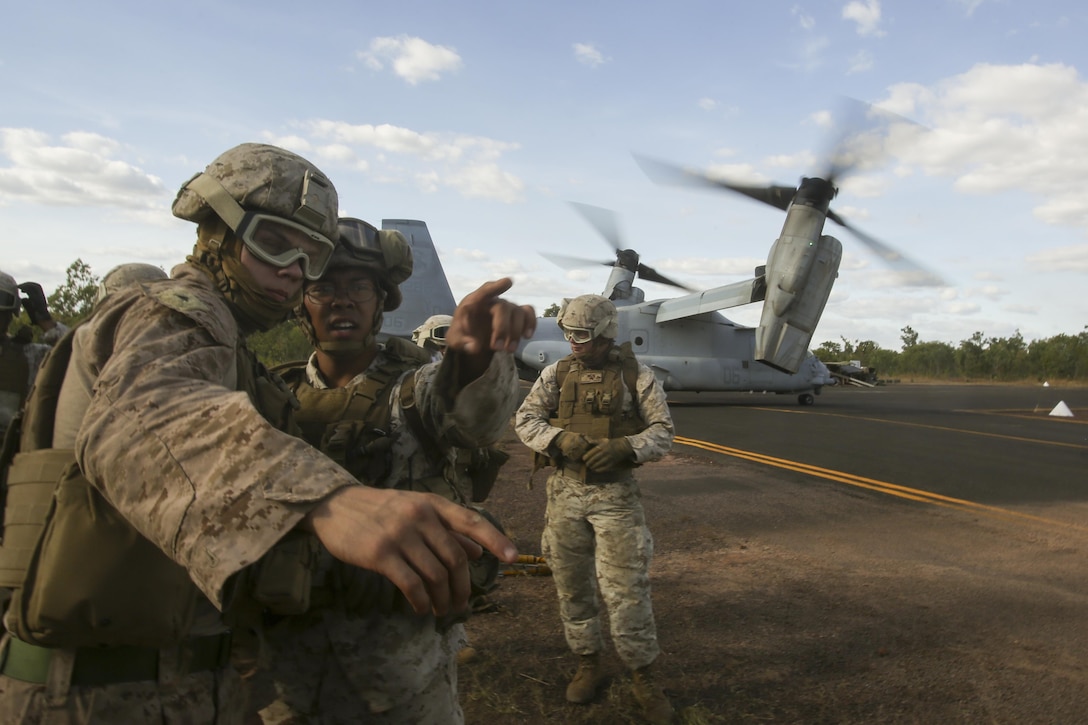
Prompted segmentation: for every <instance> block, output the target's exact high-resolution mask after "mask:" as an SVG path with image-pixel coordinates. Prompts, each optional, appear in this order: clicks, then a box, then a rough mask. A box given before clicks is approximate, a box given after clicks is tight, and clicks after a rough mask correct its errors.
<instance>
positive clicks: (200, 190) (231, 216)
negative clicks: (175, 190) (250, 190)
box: [187, 174, 246, 232]
mask: <svg viewBox="0 0 1088 725" xmlns="http://www.w3.org/2000/svg"><path fill="white" fill-rule="evenodd" d="M187 188H189V189H192V190H193V191H195V192H196V193H197V194H200V196H201V197H203V199H204V201H206V202H208V206H210V207H211V208H212V209H213V210H214V211H215V213H216V214H218V215H219V218H220V219H222V220H223V221H224V222H226V224H227V226H228V227H230V228H231V230H232V231H235V232H236V231H238V226H239V225H240V224H241V223H242V219H243V218H244V217H245V215H246V210H245V209H243V208H242V205H241V204H239V203H238V202H237V201H235V200H234V197H233V196H231V195H230V192H229V191H227V190H226V188H225V187H224V186H223V185H222V184H220V183H219V180H218V179H216V178H215V177H213V176H209V175H208V174H200V175H199V176H197V177H196V178H195V179H193V180H192V181H190V182H189V184H188V186H187Z"/></svg>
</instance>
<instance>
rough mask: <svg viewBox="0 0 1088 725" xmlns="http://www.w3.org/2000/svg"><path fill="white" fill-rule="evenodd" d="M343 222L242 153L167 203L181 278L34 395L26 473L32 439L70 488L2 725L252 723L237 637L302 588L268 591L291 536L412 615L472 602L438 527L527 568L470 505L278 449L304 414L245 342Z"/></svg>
mask: <svg viewBox="0 0 1088 725" xmlns="http://www.w3.org/2000/svg"><path fill="white" fill-rule="evenodd" d="M336 211H337V197H336V192H335V189H333V187H332V185H331V184H330V183H329V181H328V180H327V179H326V178H325V177H324V175H323V174H321V172H320V171H319V170H318V169H317V168H316V167H314V166H313V165H312V164H310V163H309V162H308V161H306V160H305V159H302V158H301V157H298V156H296V155H294V154H291V153H289V152H286V151H284V150H282V149H278V148H275V147H271V146H265V145H259V144H243V145H241V146H238V147H236V148H234V149H231V150H229V151H227V152H226V153H224V154H222V155H221V156H220V157H219V158H218V159H216V161H215V162H213V164H212V165H210V166H209V167H208V169H207V170H206V171H205V172H204V173H203V174H198V175H196V176H194V177H193V179H191V180H190V181H189V182H188V183H187V184H186V185H185V186H183V187H182V189H181V191H180V192H179V194H178V198H177V199H176V200H175V203H174V213H175V215H177V216H179V217H181V218H184V219H189V220H192V221H195V222H197V224H198V227H197V243H196V247H195V250H194V254H193V255H192V256H191V257H189V259H188V261H187V263H186V264H183V265H180V266H178V267H176V268H175V269H174V270H173V273H172V274H173V279H170V280H162V281H157V282H151V283H147V284H142V285H136V286H132V287H129V288H126V289H123V290H120V291H117V292H115V293H114V294H112V295H110V296H109V297H108V298H106V299H105V300H104V301H103V302H102V304H101V305H100V306H98V307H97V308H96V309H95V311H94V312H93V314H92V316H91V317H90V319H89V320H88V321H86V322H85V323H84V324H83V325H82V326H81V327H79V328H78V329H77V330H76V331H75V332H74V333H73V335H72V336H71V337H70V338H68V339H69V340H71V345H70V347H69V348H68V353H69V354H70V361H68V362H67V363H65V364H66V368H64V367H61V368H60V369H61V371H62V375H63V377H62V379H63V385H61V386H60V390H59V400H58V402H57V403H56V405H55V406H54V407H53V408H49V409H48V410H47V409H46V408H47V406H45V405H44V404H41V405H37V404H36V402H37V401H36V400H35V395H37V392H35V394H33V395H32V396H31V400H30V401H29V402H28V406H27V410H28V418H27V421H26V424H25V425H24V436H23V444H24V445H23V446H22V452H21V453H20V456H23V455H34V454H36V453H38V452H39V451H38V450H32V449H33V448H34V446H31V445H27V444H28V442H36V443H37V444H39V446H41V447H43V448H45V449H46V450H45V451H44V452H46V453H59V454H61V456H62V457H63V456H64V455H70V456H71V457H72V458H73V459H74V461H75V462H77V463H78V466H67V467H65V468H64V471H63V473H62V474H61V476H60V483H59V485H57V489H56V490H57V492H58V493H57V495H56V497H55V498H54V506H53V509H51V510H50V513H49V518H48V521H47V522H41V523H39V527H40V526H41V525H43V524H44V525H45V533H44V535H43V536H41V537H40V539H38V546H37V548H36V549H35V551H34V564H33V566H29V568H27V570H26V573H25V578H24V579H23V580H22V581H21V583H20V584H19V585H18V588H16V590H15V592H14V600H13V603H12V605H11V606H10V607H9V608H8V611H7V613H6V615H5V618H4V624H5V626H6V628H7V630H8V634H7V635H5V637H4V640H3V642H2V643H0V646H2V651H0V658H2V660H3V664H2V666H0V673H2V676H0V722H4V723H44V722H117V723H121V722H123V723H240V722H243V719H244V718H245V712H246V708H247V702H246V691H245V688H244V686H243V683H242V680H241V677H240V673H239V671H238V670H237V669H236V668H235V667H234V666H233V665H232V664H230V663H229V662H228V660H229V659H231V658H232V656H235V655H239V654H246V655H247V656H248V655H249V654H250V653H249V652H248V651H243V650H242V649H241V648H239V647H238V646H237V645H238V644H239V642H238V640H239V638H240V637H241V636H242V635H243V634H245V633H247V632H248V631H249V628H250V627H252V626H255V625H256V623H257V622H258V621H259V620H258V618H257V617H256V616H250V615H251V614H252V613H253V612H256V611H257V610H258V609H259V607H260V606H265V602H266V600H267V601H275V600H274V598H272V597H267V596H265V595H267V591H266V590H267V589H269V587H268V586H262V584H263V583H264V582H266V581H267V580H268V579H269V578H271V585H273V586H272V587H271V589H273V590H274V589H275V588H276V586H280V585H285V584H286V585H290V583H291V582H284V581H282V577H280V576H277V575H272V576H271V577H269V576H267V575H266V574H267V572H269V571H271V572H273V573H274V574H278V573H281V572H282V569H283V568H282V567H280V568H279V569H277V568H276V567H275V566H272V564H275V563H276V562H280V561H282V559H283V557H282V556H280V555H279V553H281V552H284V551H286V552H288V553H290V552H291V551H292V548H291V547H290V546H288V544H291V543H293V541H294V540H295V539H298V538H303V539H308V538H312V537H313V536H314V535H316V538H317V539H320V540H321V541H322V542H324V543H326V545H327V546H329V547H330V548H331V549H332V550H333V551H335V552H336V554H337V555H338V556H339V557H341V558H344V559H346V560H349V561H351V562H352V563H353V564H356V565H359V566H365V567H370V568H374V569H377V570H379V571H384V572H387V573H388V574H389V576H391V577H393V578H394V579H395V580H396V581H397V582H398V585H399V586H401V587H402V588H403V589H404V590H405V591H406V593H407V594H408V596H409V598H410V600H411V601H412V603H413V606H415V607H416V608H419V609H428V608H431V607H434V608H435V609H436V610H438V611H446V610H447V609H448V608H449V607H455V608H461V607H463V606H465V605H466V603H467V598H468V592H467V590H468V586H467V580H468V572H467V566H465V561H466V558H467V556H469V555H470V554H473V553H475V551H476V549H475V547H471V546H470V547H469V548H468V551H466V550H465V548H464V546H463V544H462V543H461V542H460V541H458V540H456V539H454V538H453V537H452V536H450V532H449V531H448V530H447V529H446V528H444V527H443V525H442V523H440V522H439V520H438V516H439V512H441V515H442V516H444V517H450V526H449V528H452V529H454V530H456V531H460V532H462V533H465V534H467V535H470V536H472V537H474V538H475V539H476V540H477V541H481V542H485V543H486V544H487V545H488V546H489V547H492V548H493V550H494V551H496V553H497V554H500V555H501V556H502V557H503V558H506V559H509V558H510V557H511V556H513V555H514V554H513V552H512V551H511V549H512V547H510V546H509V542H508V541H507V540H506V539H505V537H502V536H501V535H499V534H498V532H495V531H493V530H492V529H491V527H489V526H487V525H486V524H483V523H480V522H477V521H475V520H472V519H471V518H470V517H464V518H461V519H458V517H459V516H461V514H460V511H461V510H460V509H459V508H458V507H453V506H450V507H447V506H446V505H445V502H443V501H441V500H440V499H437V497H434V498H433V500H432V499H426V498H425V497H420V496H417V497H415V498H412V499H409V498H408V497H409V496H411V494H400V493H399V492H376V491H373V490H370V489H365V488H364V487H361V486H358V485H356V482H355V480H354V479H353V478H352V477H351V476H349V475H348V474H347V473H346V472H345V471H344V470H343V469H342V468H340V467H339V466H338V465H336V464H335V463H334V462H333V461H331V460H330V459H328V458H327V457H326V456H323V455H322V454H320V453H319V452H318V451H316V450H315V449H313V448H312V447H311V446H309V445H308V444H306V443H305V442H304V441H303V440H301V439H300V438H298V437H295V436H294V435H292V434H291V433H289V432H286V431H290V432H292V433H293V432H297V428H295V426H294V424H293V422H292V419H291V416H292V404H293V402H294V401H293V397H292V396H291V395H290V393H289V392H288V391H286V390H285V389H284V388H283V387H282V382H280V381H279V379H278V378H275V377H273V376H271V375H269V374H268V373H267V371H265V370H264V369H263V366H261V365H260V363H259V362H258V361H257V360H256V358H255V356H254V355H253V354H252V353H251V352H250V351H249V350H248V349H247V348H246V345H245V340H244V338H245V336H246V335H247V334H248V333H250V332H253V331H256V330H261V329H268V328H270V327H271V326H273V325H274V324H277V323H278V322H280V321H282V320H284V319H285V318H286V317H287V316H288V315H289V314H290V312H291V310H292V309H293V308H294V306H295V305H297V304H298V302H299V300H300V299H301V288H302V275H303V274H314V275H319V274H320V272H321V270H322V269H323V268H324V265H325V263H326V262H327V260H328V257H329V256H330V255H331V252H332V249H333V246H334V245H333V242H332V238H334V237H335V234H336ZM60 349H61V346H58V347H57V348H56V349H55V350H54V353H55V354H59V351H60ZM52 357H55V355H52V356H51V358H52ZM58 365H60V363H58ZM50 367H51V360H50V359H47V360H46V361H45V363H43V372H45V371H46V370H47V369H50ZM65 369H66V372H64V370H65ZM38 382H39V383H42V379H41V376H39V380H38ZM54 409H55V413H56V421H55V424H51V425H47V426H45V428H46V431H47V432H48V433H49V435H50V436H51V438H50V440H48V441H44V442H43V441H40V440H37V441H36V440H35V439H34V435H40V434H41V430H40V426H38V424H37V423H35V422H34V421H33V420H32V417H31V416H30V415H29V413H31V412H32V411H34V412H35V413H42V414H43V415H45V414H52V413H53V412H54ZM50 445H52V448H49V446H50ZM17 468H18V459H17V460H16V462H15V463H14V464H13V465H12V467H11V469H10V470H9V474H14V473H15V472H16V470H17ZM8 483H9V490H8V492H7V493H8V498H9V501H8V511H6V512H5V525H6V527H8V528H10V524H11V520H10V517H9V515H10V514H11V513H12V511H11V502H10V498H11V496H12V495H13V494H14V492H15V488H14V487H12V485H11V478H9V481H8ZM44 483H46V484H49V485H53V484H52V483H51V482H50V481H48V480H47V481H45V482H44ZM46 490H49V489H48V488H47V489H46ZM68 490H71V491H73V492H74V497H73V496H72V495H71V494H67V493H66V491H68ZM80 501H85V502H87V503H88V504H90V505H91V506H92V507H93V508H92V511H91V513H92V514H93V515H91V516H90V517H89V520H81V519H80V518H79V516H80V512H81V511H82V509H81V508H80V505H79V502H80ZM397 526H399V527H400V529H399V530H396V531H393V529H394V528H395V527H397ZM310 532H312V533H310ZM445 537H449V538H448V539H447V538H445ZM8 538H9V537H7V536H6V537H5V541H4V547H3V551H2V553H3V554H4V556H5V557H10V556H11V555H13V554H14V552H12V551H9V543H10V542H9V540H8ZM101 544H109V545H116V546H115V548H114V549H107V547H105V546H102V545H101ZM295 548H297V547H295ZM145 563H146V565H144V564H145ZM302 568H304V567H299V566H296V567H294V568H291V569H290V571H291V572H295V571H298V570H300V569H302ZM437 569H440V570H441V571H438V570H437ZM439 581H441V585H439V584H438V583H437V582H439ZM160 583H164V584H166V585H168V586H159V584H160ZM288 588H289V589H290V591H291V592H295V593H297V590H298V587H293V588H292V587H290V586H288ZM278 603H279V604H283V602H278ZM292 604H295V602H292V601H288V602H286V605H285V606H286V608H289V607H290V605H292ZM269 606H270V605H269ZM114 615H116V616H114ZM228 624H230V625H232V626H233V627H234V631H233V632H232V633H230V635H228V632H227V626H228ZM232 636H233V638H234V641H233V642H232V639H231V637H232ZM235 661H238V660H237V658H236V657H235ZM245 663H246V664H249V661H248V660H247V661H246V662H245Z"/></svg>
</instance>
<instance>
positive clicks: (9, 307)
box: [0, 272, 19, 332]
mask: <svg viewBox="0 0 1088 725" xmlns="http://www.w3.org/2000/svg"><path fill="white" fill-rule="evenodd" d="M0 312H11V313H12V314H15V315H17V314H19V285H18V284H16V282H15V278H14V277H12V276H11V275H10V274H8V273H7V272H0ZM0 332H2V331H0Z"/></svg>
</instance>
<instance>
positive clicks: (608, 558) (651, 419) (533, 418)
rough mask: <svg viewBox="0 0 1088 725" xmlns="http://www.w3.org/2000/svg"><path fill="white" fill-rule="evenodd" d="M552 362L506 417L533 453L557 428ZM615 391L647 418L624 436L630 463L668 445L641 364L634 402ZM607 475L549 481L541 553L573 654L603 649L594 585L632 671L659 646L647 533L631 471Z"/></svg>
mask: <svg viewBox="0 0 1088 725" xmlns="http://www.w3.org/2000/svg"><path fill="white" fill-rule="evenodd" d="M556 367H557V363H556V364H552V365H550V366H548V367H546V368H544V370H543V371H541V373H540V377H539V378H538V379H537V381H536V383H535V384H534V385H533V387H532V390H531V391H530V392H529V395H528V396H527V397H526V398H525V401H524V402H523V403H522V405H521V407H520V408H519V409H518V412H517V416H516V418H515V422H514V425H515V429H516V431H517V434H518V436H519V437H520V438H521V440H522V442H523V443H525V445H527V446H528V447H529V448H531V449H533V450H534V451H537V452H538V453H541V454H547V453H548V452H549V448H550V447H551V445H552V442H553V441H554V440H555V439H556V437H557V436H558V435H559V434H560V433H562V432H563V429H561V428H557V427H554V426H552V425H550V424H549V419H550V418H552V417H553V416H554V414H555V410H556V408H557V406H558V403H559V384H558V383H557V380H556ZM622 389H623V401H622V403H621V406H622V408H623V409H625V410H628V411H630V410H633V409H635V408H637V410H638V412H639V414H640V415H641V417H642V420H643V421H644V422H645V424H646V428H645V429H644V430H643V431H642V432H641V433H637V434H635V435H630V436H627V441H628V442H629V443H630V444H631V448H632V449H633V451H634V460H635V462H636V463H644V462H647V461H654V460H657V459H659V458H661V457H662V456H664V455H665V454H666V453H668V451H669V449H670V448H671V446H672V439H673V435H674V429H673V424H672V416H671V415H670V413H669V408H668V404H667V403H666V400H665V391H664V389H663V388H662V387H661V385H660V384H659V383H658V382H657V380H656V379H655V377H654V374H653V372H652V371H651V370H650V368H648V367H647V366H645V365H642V364H639V365H638V378H637V382H636V384H635V389H636V390H637V392H638V400H632V398H631V395H630V391H629V390H628V389H627V387H626V386H623V388H622ZM553 450H554V449H553ZM605 475H606V477H607V478H608V479H610V480H606V481H600V479H597V480H596V481H597V482H593V483H584V482H582V481H581V480H579V479H577V478H573V477H571V476H569V475H565V474H564V470H563V469H562V468H560V469H558V470H557V471H556V472H555V473H553V474H552V475H551V476H549V477H548V483H547V487H548V492H547V493H548V504H547V511H546V514H545V516H546V520H545V526H544V534H543V537H542V549H543V553H544V557H545V558H546V559H547V561H548V566H549V567H550V568H551V570H552V576H553V578H554V579H555V586H556V590H557V592H558V595H559V612H560V616H561V617H562V620H563V627H564V633H565V635H566V639H567V644H568V645H569V646H570V648H571V650H572V651H573V652H574V653H575V654H579V655H593V654H597V653H599V652H600V651H601V650H602V649H603V647H604V640H603V637H602V634H601V624H600V606H599V603H598V598H597V597H598V594H597V592H598V588H599V591H600V596H601V597H602V598H603V599H604V603H605V606H606V607H607V609H608V614H609V617H610V621H611V628H612V640H613V642H614V643H615V645H616V650H617V652H618V654H619V656H620V659H621V660H623V662H624V664H625V665H626V666H627V667H629V668H630V669H633V670H634V669H638V668H641V667H644V666H646V665H649V664H650V663H652V662H653V661H654V659H655V658H656V657H657V655H658V652H659V649H658V644H657V631H656V627H655V624H654V616H653V608H652V605H651V603H650V579H649V568H650V560H651V557H652V556H653V537H652V536H651V534H650V530H649V528H647V526H646V518H645V516H644V514H643V511H642V497H641V494H640V492H639V489H638V484H637V483H636V481H635V479H634V476H632V475H631V471H630V469H626V470H619V471H615V472H613V473H611V474H605ZM595 580H596V585H595Z"/></svg>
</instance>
